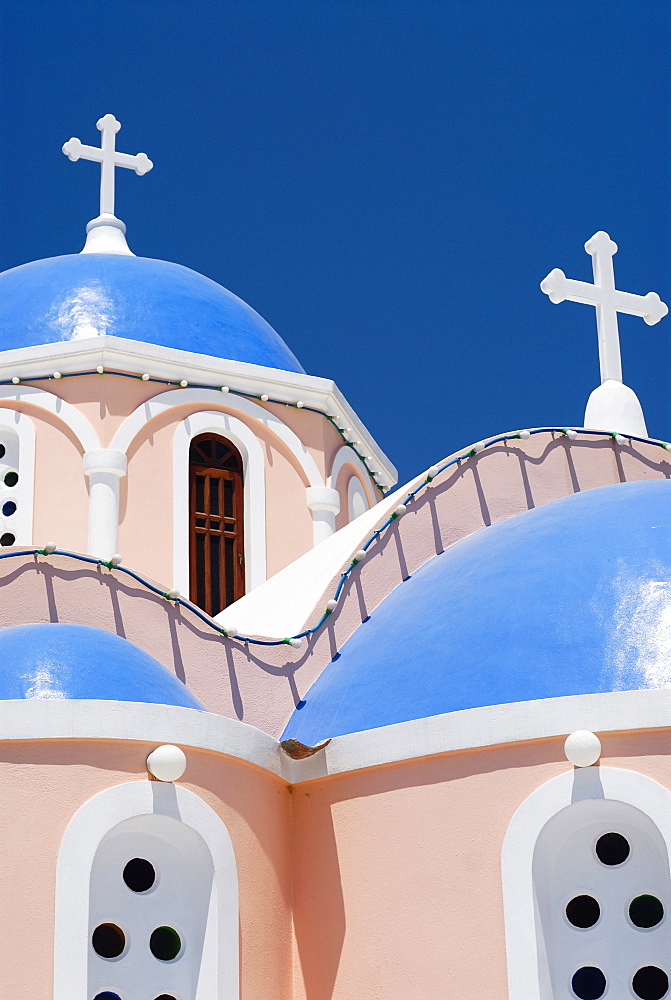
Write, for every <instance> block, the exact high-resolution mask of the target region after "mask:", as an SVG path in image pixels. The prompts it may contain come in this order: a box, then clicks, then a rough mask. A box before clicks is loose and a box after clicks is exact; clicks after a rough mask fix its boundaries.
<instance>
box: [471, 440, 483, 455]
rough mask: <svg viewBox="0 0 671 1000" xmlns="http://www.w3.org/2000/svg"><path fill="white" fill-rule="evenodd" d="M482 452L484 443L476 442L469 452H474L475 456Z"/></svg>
mask: <svg viewBox="0 0 671 1000" xmlns="http://www.w3.org/2000/svg"><path fill="white" fill-rule="evenodd" d="M484 450H485V442H484V441H476V443H475V444H474V445H473V447H472V448H471V451H473V452H475V454H476V455H479V454H480V452H481V451H484Z"/></svg>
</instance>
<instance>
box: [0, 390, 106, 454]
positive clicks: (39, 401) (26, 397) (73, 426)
mask: <svg viewBox="0 0 671 1000" xmlns="http://www.w3.org/2000/svg"><path fill="white" fill-rule="evenodd" d="M0 403H7V404H8V405H9V406H11V404H12V403H26V404H27V405H29V406H37V407H38V408H39V409H40V410H46V412H47V413H51V414H52V415H53V416H55V417H57V418H58V419H59V420H61V421H62V422H63V423H64V424H65V426H66V427H68V428H69V429H70V430H71V431H72V433H73V434H74V436H75V437H76V438H77V441H78V443H79V447H80V448H81V450H82V451H83V452H84V451H93V450H95V449H96V448H99V447H100V441H99V440H98V435H97V434H96V432H95V431H94V429H93V427H92V425H91V424H90V423H89V421H88V420H87V419H86V417H85V416H84V414H83V413H81V412H80V411H79V410H78V409H76V407H74V406H72V405H71V404H70V403H67V402H66V401H65V400H64V399H61V398H60V396H54V394H53V393H52V392H47V390H46V389H39V388H37V387H36V386H33V385H17V386H13V385H0Z"/></svg>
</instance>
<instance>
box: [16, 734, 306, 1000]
mask: <svg viewBox="0 0 671 1000" xmlns="http://www.w3.org/2000/svg"><path fill="white" fill-rule="evenodd" d="M153 749H154V746H153V745H149V744H144V743H122V742H111V741H98V740H96V741H86V740H80V741H74V740H72V741H59V740H50V741H48V742H47V741H43V742H38V743H25V742H17V743H9V742H0V800H1V801H2V813H1V815H2V821H1V823H0V843H1V844H2V867H3V891H2V893H0V994H1V995H2V996H3V997H5V996H6V997H12V998H13V1000H35V998H36V997H40V998H45V1000H46V998H49V997H51V996H52V989H53V939H54V888H55V872H56V860H57V857H58V850H59V847H60V842H61V839H62V837H63V833H64V832H65V829H66V827H67V825H68V823H69V822H70V820H71V818H72V816H73V815H74V813H75V812H76V811H77V809H78V808H79V807H80V806H81V805H82V804H83V803H84V802H85V801H86V800H87V799H89V798H90V797H91V796H93V795H96V794H97V793H98V792H100V791H103V790H104V789H106V788H109V787H111V786H113V785H116V784H118V783H119V782H124V781H134V780H138V779H145V780H146V777H147V772H146V767H145V760H146V757H147V754H148V753H149V752H150V751H151V750H153ZM181 783H182V784H184V785H185V786H186V787H187V788H189V789H191V790H192V791H193V792H195V793H196V794H197V795H200V796H201V797H202V798H203V799H204V800H205V801H206V802H207V804H208V805H209V806H211V807H212V808H213V809H214V811H215V812H216V813H217V814H218V815H219V816H220V817H221V819H222V820H223V822H224V823H225V824H226V827H227V828H228V831H229V833H230V835H231V839H232V841H233V848H234V851H235V858H236V863H237V867H238V877H239V890H240V937H241V949H240V963H241V983H242V991H241V996H242V997H243V998H244V1000H268V997H274V998H277V1000H289V998H290V996H291V977H292V971H291V874H290V842H289V837H290V821H289V795H288V792H287V789H286V786H285V785H284V784H283V783H282V782H280V781H279V780H277V779H275V778H273V777H272V776H271V775H269V774H267V773H266V772H263V771H261V770H259V769H258V768H256V767H252V766H251V765H248V764H245V763H243V762H241V761H237V760H233V759H232V758H227V757H220V756H215V755H213V754H208V753H206V752H204V751H197V750H193V749H190V750H189V751H188V770H187V772H186V774H185V776H184V780H183V781H182V782H181ZM82 1000H86V998H82Z"/></svg>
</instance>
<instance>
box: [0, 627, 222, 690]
mask: <svg viewBox="0 0 671 1000" xmlns="http://www.w3.org/2000/svg"><path fill="white" fill-rule="evenodd" d="M103 664H104V668H103V666H102V665H103ZM32 698H41V699H59V700H60V699H76V700H80V699H84V700H89V699H90V700H94V701H138V702H144V703H149V704H153V705H177V706H180V707H182V708H196V709H201V710H202V709H203V706H202V705H201V704H200V702H199V701H198V700H197V699H196V698H195V697H194V696H193V695H192V694H191V692H190V691H189V690H188V688H187V687H186V686H185V685H184V684H182V682H181V681H180V680H178V679H177V677H175V676H174V674H171V673H170V671H169V670H167V669H166V667H164V666H163V664H161V663H159V662H158V660H155V659H154V657H153V656H150V655H149V654H148V653H145V652H144V650H142V649H138V647H137V646H134V645H133V643H131V642H128V641H127V640H126V639H122V638H121V637H120V636H118V635H115V634H113V633H112V632H106V631H104V630H103V629H98V628H93V627H91V626H90V625H68V624H60V623H58V624H40V625H13V626H10V627H9V628H3V629H0V700H2V701H9V700H14V699H17V700H18V699H21V700H23V699H32Z"/></svg>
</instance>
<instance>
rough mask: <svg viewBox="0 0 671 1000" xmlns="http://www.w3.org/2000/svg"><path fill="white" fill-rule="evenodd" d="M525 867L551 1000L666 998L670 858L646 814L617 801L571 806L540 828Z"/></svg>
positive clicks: (668, 950)
mask: <svg viewBox="0 0 671 1000" xmlns="http://www.w3.org/2000/svg"><path fill="white" fill-rule="evenodd" d="M533 864H534V883H535V887H536V898H537V901H538V912H539V916H540V925H541V926H540V927H539V931H540V933H541V935H542V939H543V946H544V950H545V955H546V960H547V968H548V972H549V979H550V982H551V984H552V993H551V995H552V997H553V998H554V997H565V996H566V997H573V998H576V1000H599V998H600V997H602V996H605V994H606V991H607V990H608V988H609V987H610V990H608V992H609V995H610V993H611V992H612V993H613V995H615V996H622V997H626V996H633V997H640V998H641V1000H662V997H665V996H667V993H668V991H669V975H670V974H671V965H670V963H669V954H670V945H671V939H670V936H669V922H668V917H667V914H668V910H669V906H670V905H671V883H670V881H669V859H668V855H667V851H666V846H665V844H664V840H663V838H662V837H661V835H660V833H659V830H658V829H657V827H656V826H655V824H654V823H653V822H652V821H651V820H650V819H649V817H647V816H646V815H645V814H644V813H643V812H641V811H640V810H639V809H635V808H634V807H633V806H631V805H629V804H628V803H625V802H613V801H607V800H604V799H591V800H588V801H585V802H576V803H574V804H573V805H571V806H569V807H568V808H567V809H564V810H562V812H560V813H558V814H557V815H556V816H554V817H553V819H551V820H550V821H549V823H547V824H546V825H545V827H544V828H543V830H542V832H541V834H540V836H539V838H538V841H537V844H536V850H535V852H534V863H533ZM665 917H667V919H665ZM630 991H631V992H630Z"/></svg>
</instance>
